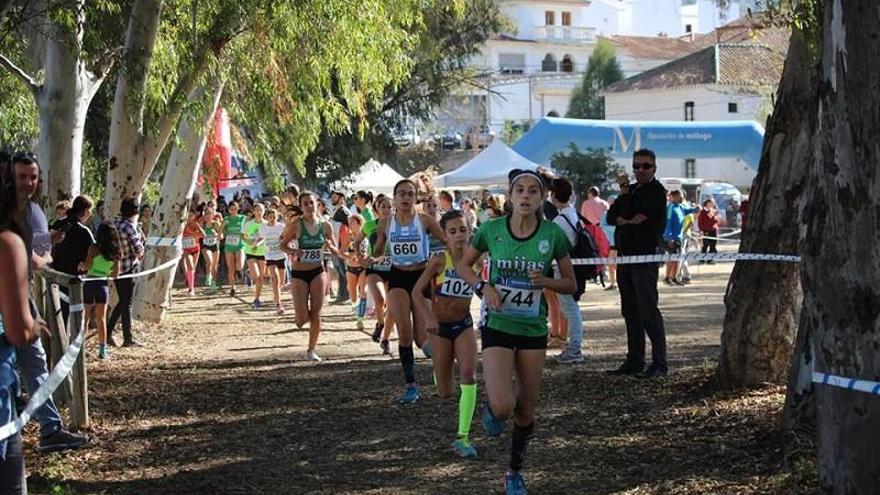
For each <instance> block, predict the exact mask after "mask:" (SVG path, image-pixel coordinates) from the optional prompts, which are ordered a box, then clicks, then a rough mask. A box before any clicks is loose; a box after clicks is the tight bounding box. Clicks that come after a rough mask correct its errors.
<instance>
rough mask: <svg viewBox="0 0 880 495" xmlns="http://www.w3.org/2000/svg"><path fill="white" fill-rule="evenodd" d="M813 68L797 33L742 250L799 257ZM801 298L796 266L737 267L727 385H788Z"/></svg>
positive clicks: (724, 341) (722, 373) (725, 335)
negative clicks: (767, 383)
mask: <svg viewBox="0 0 880 495" xmlns="http://www.w3.org/2000/svg"><path fill="white" fill-rule="evenodd" d="M814 65H815V64H814V63H813V62H811V57H810V54H809V51H808V49H807V47H806V44H805V43H804V41H803V39H802V38H801V37H800V36H799V35H797V34H795V35H793V36H792V39H791V43H790V45H789V51H788V56H787V57H786V61H785V67H784V69H783V72H782V81H781V82H780V85H779V91H778V97H777V102H776V105H775V107H774V110H773V114H772V115H771V116H770V118H769V120H768V122H767V129H766V131H765V134H764V148H763V152H762V155H761V163H760V166H759V168H758V175H757V177H756V178H755V182H754V185H753V187H752V191H751V195H750V198H749V201H750V204H749V209H750V213H749V222H748V225H747V226H746V228H745V230H744V232H743V239H742V243H741V244H740V251H741V252H745V253H782V254H792V253H796V252H797V248H798V236H799V231H798V224H797V211H798V209H797V204H798V202H799V201H800V197H801V195H802V192H803V190H804V187H805V185H806V182H805V176H806V169H807V165H806V162H807V160H808V159H809V157H810V156H811V152H812V149H811V139H812V136H813V132H814V127H815V118H814V116H815V107H816V104H815V96H814V95H815V90H814V89H813V88H814V86H815V84H814V82H815V69H814ZM799 298H800V288H799V284H798V266H797V265H796V264H793V263H765V262H754V261H752V262H749V261H746V262H737V263H736V265H735V266H734V269H733V273H732V275H731V277H730V282H729V283H728V286H727V293H726V294H725V296H724V303H725V306H726V308H727V312H726V314H725V317H724V329H723V332H722V334H721V359H720V361H719V364H718V368H717V370H716V377H717V379H718V382H719V384H720V385H721V386H723V387H742V386H750V385H755V384H759V383H764V382H773V383H782V382H784V381H785V378H786V375H787V371H788V364H789V359H790V356H791V344H792V340H793V338H794V335H795V328H796V321H797V320H796V313H797V308H798V302H799Z"/></svg>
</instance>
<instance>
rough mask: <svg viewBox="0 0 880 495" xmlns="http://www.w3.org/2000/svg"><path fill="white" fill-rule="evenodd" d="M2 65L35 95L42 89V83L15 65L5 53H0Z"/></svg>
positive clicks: (0, 63)
mask: <svg viewBox="0 0 880 495" xmlns="http://www.w3.org/2000/svg"><path fill="white" fill-rule="evenodd" d="M0 66H2V67H4V68H5V69H6V70H7V71H9V73H10V74H12V75H13V76H15V77H17V78H18V80H19V81H21V82H22V83H24V85H25V86H27V88H28V89H29V90H30V91H31V93H33V94H34V95H36V94H37V92H38V91H40V85H39V84H37V82H36V81H34V78H33V77H31V76H30V75H28V73H27V72H25V71H24V70H22V69H21V68H20V67H18V66H17V65H15V64H14V63H13V62H12V60H9V59H8V58H6V56H5V55H3V54H2V53H0Z"/></svg>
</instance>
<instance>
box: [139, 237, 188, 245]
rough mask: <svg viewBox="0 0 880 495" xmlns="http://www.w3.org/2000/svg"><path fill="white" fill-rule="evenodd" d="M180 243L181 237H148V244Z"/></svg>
mask: <svg viewBox="0 0 880 495" xmlns="http://www.w3.org/2000/svg"><path fill="white" fill-rule="evenodd" d="M178 244H180V237H179V236H178V237H158V236H150V237H147V242H146V245H147V246H176V245H178Z"/></svg>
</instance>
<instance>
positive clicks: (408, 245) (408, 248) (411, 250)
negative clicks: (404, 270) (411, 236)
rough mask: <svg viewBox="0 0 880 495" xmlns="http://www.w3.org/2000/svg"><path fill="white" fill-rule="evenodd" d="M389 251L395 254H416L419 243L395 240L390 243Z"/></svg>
mask: <svg viewBox="0 0 880 495" xmlns="http://www.w3.org/2000/svg"><path fill="white" fill-rule="evenodd" d="M391 253H392V254H394V255H396V256H401V255H404V256H405V255H408V254H418V253H419V244H418V243H416V242H395V243H393V244H392V245H391Z"/></svg>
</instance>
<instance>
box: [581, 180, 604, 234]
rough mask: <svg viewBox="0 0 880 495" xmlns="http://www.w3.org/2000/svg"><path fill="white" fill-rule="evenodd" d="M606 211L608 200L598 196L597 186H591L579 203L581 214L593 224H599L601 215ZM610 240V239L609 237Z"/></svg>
mask: <svg viewBox="0 0 880 495" xmlns="http://www.w3.org/2000/svg"><path fill="white" fill-rule="evenodd" d="M607 211H608V202H607V201H605V200H604V199H602V198H600V197H599V188H598V187H596V186H593V187H591V188H590V189H589V190H588V191H587V199H585V200H584V202H583V204H581V216H583V217H584V218H586V219H587V220H589V221H590V223H592V224H594V225H600V223H601V222H602V217H603V216H605V212H607ZM609 241H610V239H609Z"/></svg>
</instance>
